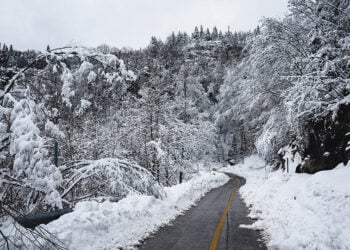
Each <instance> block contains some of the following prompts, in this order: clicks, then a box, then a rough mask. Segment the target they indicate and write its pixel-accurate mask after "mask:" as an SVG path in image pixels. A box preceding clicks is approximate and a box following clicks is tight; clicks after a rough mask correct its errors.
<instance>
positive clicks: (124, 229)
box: [46, 172, 229, 249]
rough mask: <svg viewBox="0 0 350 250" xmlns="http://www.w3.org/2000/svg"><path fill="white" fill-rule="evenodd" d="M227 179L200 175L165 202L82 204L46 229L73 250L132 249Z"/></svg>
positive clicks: (141, 198) (132, 199) (137, 199)
mask: <svg viewBox="0 0 350 250" xmlns="http://www.w3.org/2000/svg"><path fill="white" fill-rule="evenodd" d="M228 180H229V178H228V177H227V176H226V175H225V174H221V173H214V172H212V173H205V172H200V174H199V175H198V176H196V177H194V178H193V179H191V180H189V181H188V182H185V183H182V184H178V185H175V186H172V187H166V188H165V192H166V194H167V195H166V198H164V199H163V200H161V199H156V198H154V197H153V196H146V195H129V196H127V197H126V198H124V199H122V200H120V201H119V202H118V203H113V202H109V201H107V202H103V203H98V202H96V201H84V202H80V203H78V204H77V206H76V207H75V209H74V212H72V213H70V214H66V215H63V216H62V217H60V218H59V219H58V220H56V221H53V222H51V223H50V224H48V225H47V226H46V228H47V229H48V230H49V231H50V232H53V233H54V234H56V235H57V236H58V237H59V238H60V239H62V240H63V241H64V242H65V243H66V244H67V246H68V247H69V248H70V249H118V248H121V247H123V248H124V247H132V246H133V245H136V244H139V240H141V239H144V238H146V237H147V236H149V235H150V233H152V232H154V231H155V230H157V229H158V228H159V227H161V226H162V225H164V224H167V223H169V222H170V221H171V220H173V219H175V217H177V216H178V215H180V214H181V213H182V212H183V211H185V210H187V209H189V208H190V207H191V206H192V205H193V204H194V203H195V202H196V201H197V200H199V199H200V198H201V197H202V196H204V194H205V193H207V192H208V191H209V190H211V189H213V188H216V187H219V186H221V185H223V184H225V183H226V182H227V181H228Z"/></svg>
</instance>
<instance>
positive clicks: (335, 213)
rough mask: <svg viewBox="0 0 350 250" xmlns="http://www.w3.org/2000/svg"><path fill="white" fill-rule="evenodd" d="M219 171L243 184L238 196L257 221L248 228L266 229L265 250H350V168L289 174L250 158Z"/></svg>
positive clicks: (341, 167)
mask: <svg viewBox="0 0 350 250" xmlns="http://www.w3.org/2000/svg"><path fill="white" fill-rule="evenodd" d="M294 165H295V164H294ZM291 167H292V169H293V168H294V166H293V164H291ZM220 171H225V172H231V173H235V174H238V175H241V176H243V177H245V178H246V179H247V183H246V185H245V186H243V187H242V188H241V189H240V193H241V195H242V197H243V198H244V200H245V201H246V203H247V204H248V205H249V206H250V207H251V211H250V216H251V217H253V218H255V219H257V221H256V222H255V223H254V224H253V225H252V226H251V227H252V228H256V229H264V232H265V233H266V234H267V235H266V238H267V246H268V248H269V249H283V250H285V249H286V250H288V249H319V250H322V249H332V250H333V249H350V181H349V180H350V164H348V165H347V166H344V165H342V164H341V165H339V166H337V167H336V168H335V169H333V170H330V171H322V172H318V173H316V174H314V175H308V174H295V173H294V172H291V173H289V174H288V173H285V172H281V171H280V170H279V171H275V172H272V171H269V170H268V168H267V170H265V162H264V161H263V160H262V159H261V158H259V157H258V156H256V155H253V156H251V157H248V158H246V159H244V162H243V163H241V164H237V165H235V166H230V167H227V168H222V169H220Z"/></svg>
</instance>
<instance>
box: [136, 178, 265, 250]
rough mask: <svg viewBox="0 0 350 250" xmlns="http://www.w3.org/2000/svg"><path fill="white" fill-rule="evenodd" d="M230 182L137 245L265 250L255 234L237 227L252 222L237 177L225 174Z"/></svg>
mask: <svg viewBox="0 0 350 250" xmlns="http://www.w3.org/2000/svg"><path fill="white" fill-rule="evenodd" d="M228 175H229V176H230V177H231V180H230V181H229V182H228V183H226V184H225V185H224V186H222V187H219V188H216V189H214V190H212V191H210V192H209V193H207V194H206V195H205V197H204V198H202V199H201V200H200V201H199V203H198V204H197V206H195V207H192V208H191V209H190V210H188V211H187V212H186V213H185V214H184V215H181V216H179V217H177V218H176V219H175V220H174V221H173V222H172V224H171V225H167V226H165V227H162V228H161V229H160V230H159V231H157V232H156V233H154V234H153V235H152V237H150V238H149V239H146V240H145V241H144V243H143V244H142V245H141V246H139V248H140V249H149V250H163V249H164V250H171V249H179V250H187V249H188V250H196V249H210V250H214V249H235V250H250V249H266V247H265V245H264V243H263V241H261V235H260V233H259V232H257V231H254V230H251V229H246V228H240V227H239V225H240V224H245V225H247V224H248V225H250V224H252V223H253V221H252V220H251V219H249V218H248V217H247V214H248V209H247V207H246V206H245V204H244V202H243V200H242V199H241V197H240V195H239V193H238V189H239V188H240V187H241V186H242V185H244V183H245V180H244V179H243V178H241V177H238V176H235V175H232V174H228Z"/></svg>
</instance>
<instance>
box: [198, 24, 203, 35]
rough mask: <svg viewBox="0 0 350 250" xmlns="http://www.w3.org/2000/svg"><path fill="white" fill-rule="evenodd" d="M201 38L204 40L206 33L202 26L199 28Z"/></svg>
mask: <svg viewBox="0 0 350 250" xmlns="http://www.w3.org/2000/svg"><path fill="white" fill-rule="evenodd" d="M199 37H200V38H203V37H204V31H203V26H202V25H201V26H200V28H199Z"/></svg>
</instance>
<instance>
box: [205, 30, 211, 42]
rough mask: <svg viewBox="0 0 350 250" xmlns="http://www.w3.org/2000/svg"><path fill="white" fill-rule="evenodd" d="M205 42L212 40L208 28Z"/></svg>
mask: <svg viewBox="0 0 350 250" xmlns="http://www.w3.org/2000/svg"><path fill="white" fill-rule="evenodd" d="M205 40H207V41H210V40H211V35H210V31H209V28H207V30H206V32H205Z"/></svg>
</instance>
